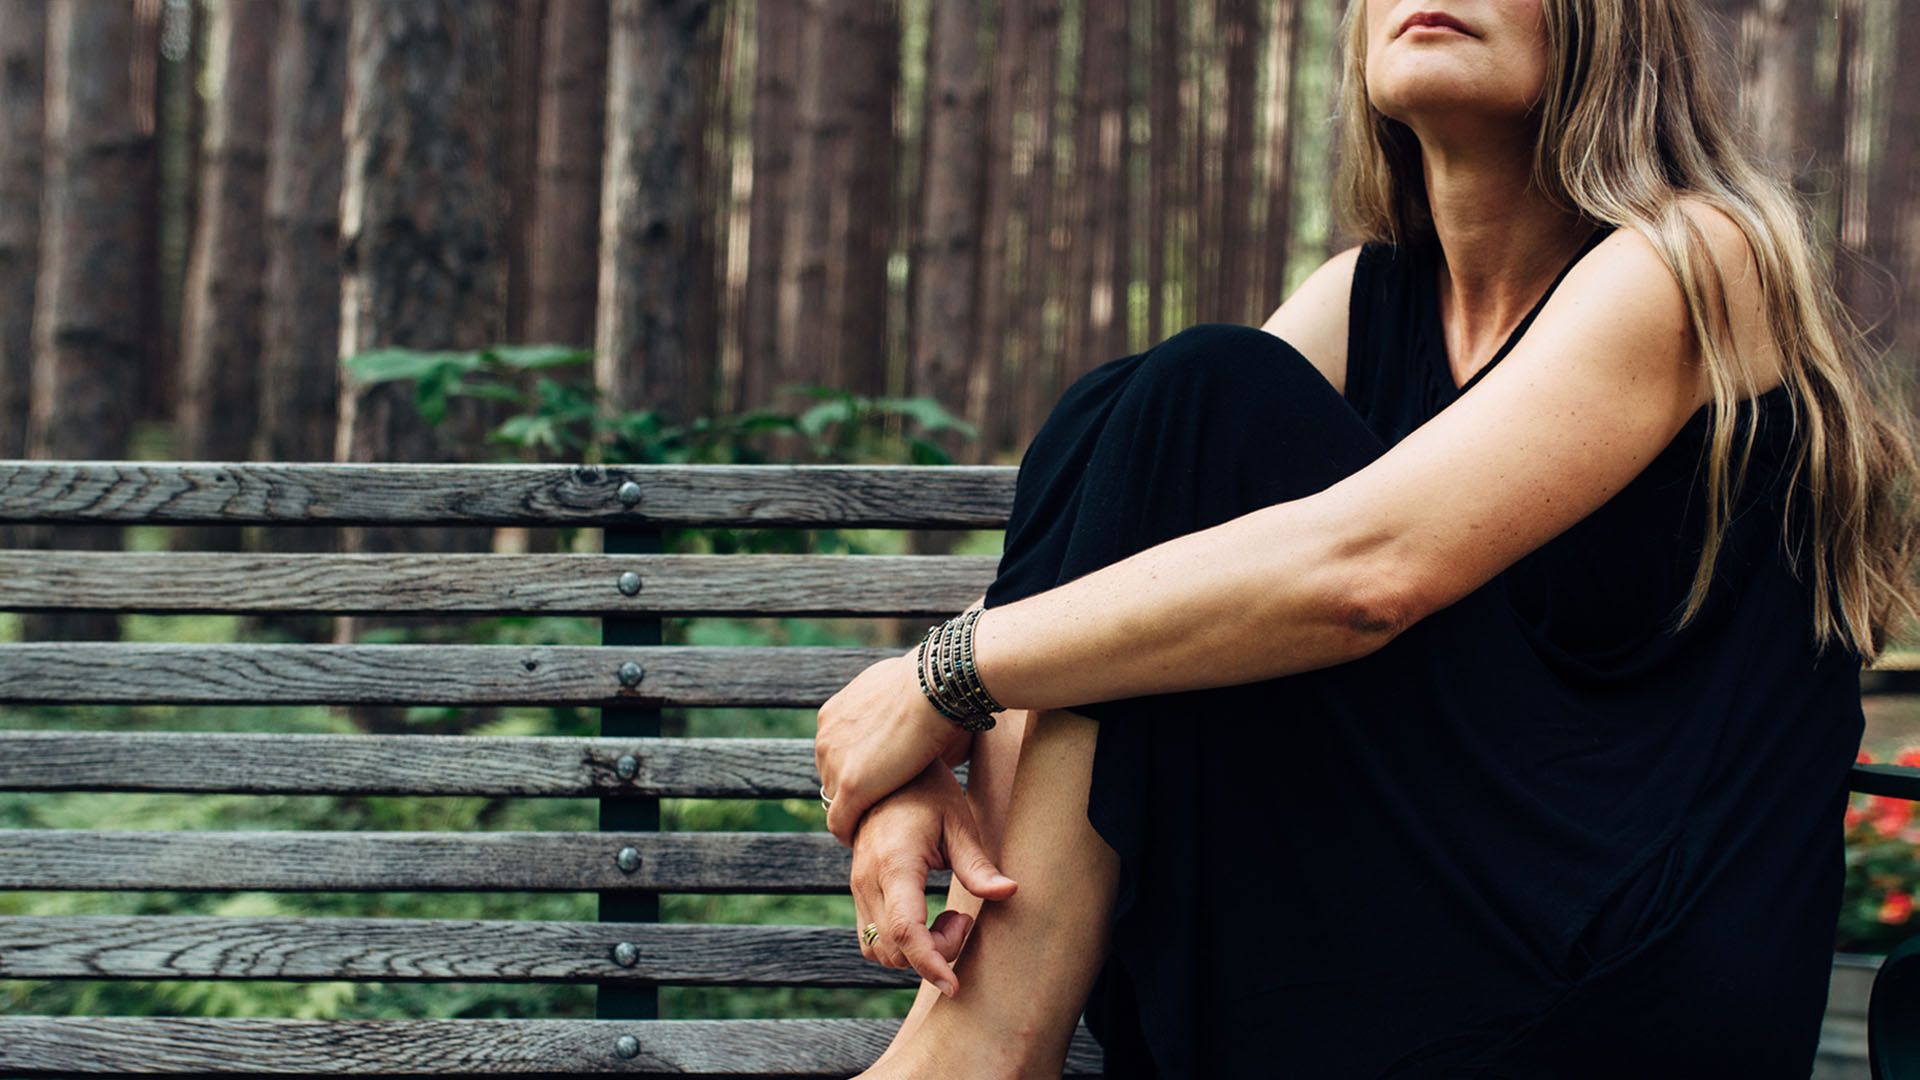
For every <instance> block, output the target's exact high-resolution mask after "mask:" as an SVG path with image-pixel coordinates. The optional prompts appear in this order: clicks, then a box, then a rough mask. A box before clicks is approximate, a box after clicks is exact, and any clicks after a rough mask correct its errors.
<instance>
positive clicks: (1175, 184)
mask: <svg viewBox="0 0 1920 1080" xmlns="http://www.w3.org/2000/svg"><path fill="white" fill-rule="evenodd" d="M1180 13H1181V5H1180V0H1153V37H1152V44H1151V46H1150V56H1149V58H1148V67H1149V70H1150V72H1151V82H1150V89H1149V90H1148V98H1149V105H1148V110H1149V123H1150V125H1151V126H1150V128H1149V131H1150V132H1151V135H1150V141H1149V142H1148V144H1147V147H1148V154H1147V244H1148V247H1147V297H1148V301H1147V308H1148V312H1147V336H1148V337H1149V338H1151V339H1152V340H1153V341H1155V342H1159V341H1163V340H1165V339H1166V338H1167V336H1168V335H1169V334H1170V333H1171V332H1172V331H1171V328H1170V325H1169V324H1170V322H1172V321H1176V320H1177V319H1178V315H1177V314H1171V313H1172V312H1175V311H1177V310H1178V309H1176V308H1174V306H1173V301H1172V298H1171V296H1170V295H1169V294H1170V293H1175V292H1177V293H1178V295H1179V296H1180V298H1181V300H1182V301H1184V300H1185V297H1186V295H1187V293H1188V289H1186V288H1180V287H1177V286H1176V285H1175V284H1174V283H1173V282H1171V281H1169V278H1171V277H1173V275H1170V274H1169V273H1168V270H1167V245H1168V243H1169V242H1170V241H1171V239H1172V236H1171V233H1172V226H1173V224H1174V223H1175V222H1176V221H1177V220H1178V218H1177V215H1176V214H1175V213H1174V209H1175V201H1176V200H1177V199H1178V197H1179V195H1178V193H1179V191H1180V178H1181V175H1182V171H1181V169H1180V161H1181V148H1182V147H1183V146H1184V145H1185V143H1184V141H1183V140H1182V139H1181V137H1180V112H1181V110H1180V55H1181V53H1180V42H1181V34H1180V23H1181V18H1180ZM1176 266H1177V264H1176ZM1174 280H1175V281H1177V280H1178V279H1177V278H1175V279H1174ZM1183 306H1184V304H1183Z"/></svg>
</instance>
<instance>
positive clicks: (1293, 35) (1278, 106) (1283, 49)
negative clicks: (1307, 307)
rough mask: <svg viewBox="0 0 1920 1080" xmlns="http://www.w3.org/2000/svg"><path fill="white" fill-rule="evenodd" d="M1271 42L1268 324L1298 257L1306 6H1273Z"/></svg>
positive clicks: (1259, 316)
mask: <svg viewBox="0 0 1920 1080" xmlns="http://www.w3.org/2000/svg"><path fill="white" fill-rule="evenodd" d="M1272 11H1273V29H1272V36H1271V37H1270V38H1269V39H1268V44H1269V46H1270V51H1269V52H1268V61H1267V63H1268V78H1269V79H1270V80H1271V81H1270V82H1269V83H1268V86H1267V143H1266V183H1265V190H1264V191H1263V192H1262V198H1263V199H1264V200H1265V202H1266V212H1265V221H1264V224H1263V225H1262V229H1261V234H1262V239H1261V242H1260V253H1259V258H1258V260H1256V262H1255V267H1254V269H1255V276H1254V307H1253V318H1254V320H1255V321H1256V322H1259V323H1264V322H1266V318H1267V316H1268V315H1269V314H1271V313H1272V312H1273V310H1274V309H1275V308H1277V307H1279V306H1280V303H1281V301H1283V300H1285V299H1286V292H1287V266H1288V263H1289V262H1290V261H1291V259H1290V256H1291V255H1292V252H1293V153H1292V151H1293V132H1294V128H1293V109H1294V102H1295V101H1296V99H1297V96H1298V95H1297V93H1296V90H1297V88H1298V86H1299V82H1300V78H1299V75H1300V56H1301V50H1300V42H1301V38H1302V37H1303V36H1304V35H1303V34H1302V33H1301V31H1302V29H1303V27H1302V26H1301V23H1302V22H1303V21H1304V20H1303V18H1302V11H1303V5H1302V4H1301V3H1300V2H1299V0H1279V2H1278V3H1276V4H1274V5H1273V8H1272Z"/></svg>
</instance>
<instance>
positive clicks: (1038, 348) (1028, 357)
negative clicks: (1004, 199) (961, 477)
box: [1016, 0, 1064, 447]
mask: <svg viewBox="0 0 1920 1080" xmlns="http://www.w3.org/2000/svg"><path fill="white" fill-rule="evenodd" d="M1032 25H1033V29H1032V31H1031V33H1030V35H1029V39H1028V45H1027V55H1028V57H1029V59H1028V60H1027V70H1028V71H1029V72H1030V75H1029V77H1028V79H1027V103H1028V108H1029V109H1031V110H1032V113H1033V135H1032V143H1031V149H1030V151H1029V152H1030V153H1031V154H1032V155H1033V165H1032V167H1031V168H1030V169H1029V170H1028V173H1027V181H1026V184H1025V185H1024V187H1023V190H1022V193H1021V195H1022V202H1023V203H1024V204H1025V212H1024V215H1023V216H1024V220H1025V229H1024V232H1025V235H1026V238H1027V244H1026V251H1025V253H1024V256H1023V258H1022V259H1021V265H1020V281H1019V286H1018V289H1019V291H1018V295H1019V296H1020V298H1021V305H1022V306H1021V312H1020V328H1019V336H1020V354H1019V356H1020V364H1019V371H1020V387H1019V417H1020V419H1019V427H1018V439H1017V440H1016V441H1017V442H1018V443H1019V445H1021V446H1023V447H1024V446H1025V445H1026V444H1027V441H1028V440H1030V439H1032V438H1033V435H1034V433H1035V432H1037V431H1039V430H1040V425H1041V424H1042V423H1043V422H1045V420H1046V418H1047V413H1048V412H1050V411H1051V410H1052V408H1053V403H1054V401H1055V400H1056V399H1057V398H1058V395H1059V390H1060V385H1059V374H1058V373H1059V371H1060V349H1059V346H1058V345H1057V344H1056V343H1055V342H1054V341H1053V340H1052V338H1051V337H1050V335H1049V334H1048V332H1047V331H1048V314H1049V312H1050V311H1052V310H1055V309H1056V305H1057V303H1058V298H1059V296H1060V291H1061V290H1060V280H1061V277H1062V271H1063V264H1064V259H1063V258H1062V254H1063V253H1062V251H1061V247H1060V245H1059V243H1058V242H1057V241H1058V238H1059V234H1060V226H1059V221H1060V215H1059V214H1057V213H1056V212H1055V203H1056V200H1058V199H1059V198H1060V192H1059V190H1058V187H1059V185H1058V184H1057V183H1056V178H1055V176H1054V153H1053V148H1054V135H1055V127H1054V124H1055V118H1056V116H1057V115H1058V111H1059V108H1060V105H1061V101H1060V97H1061V95H1060V90H1059V80H1058V79H1057V78H1056V72H1057V71H1058V64H1059V60H1060V0H1033V24H1032Z"/></svg>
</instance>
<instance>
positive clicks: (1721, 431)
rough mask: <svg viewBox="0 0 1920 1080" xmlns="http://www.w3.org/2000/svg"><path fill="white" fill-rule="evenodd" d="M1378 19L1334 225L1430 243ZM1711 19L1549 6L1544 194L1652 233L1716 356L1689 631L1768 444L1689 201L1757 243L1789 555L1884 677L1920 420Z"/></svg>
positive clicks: (1664, 2)
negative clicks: (1743, 415)
mask: <svg viewBox="0 0 1920 1080" xmlns="http://www.w3.org/2000/svg"><path fill="white" fill-rule="evenodd" d="M1365 6H1366V0H1351V2H1350V3H1349V4H1348V7H1347V11H1346V16H1345V20H1344V22H1343V24H1342V30H1341V33H1342V35H1343V37H1342V40H1343V41H1344V43H1345V44H1344V48H1343V50H1342V51H1343V54H1344V55H1343V65H1342V68H1343V70H1342V85H1341V89H1340V101H1339V112H1338V115H1337V117H1336V120H1335V123H1336V125H1337V129H1338V130H1337V134H1336V139H1337V141H1338V144H1339V151H1340V154H1339V157H1340V161H1339V172H1338V178H1337V180H1336V192H1337V193H1336V202H1337V209H1338V211H1339V213H1340V215H1341V217H1342V219H1343V222H1344V224H1345V225H1346V226H1347V227H1348V228H1349V229H1351V230H1352V231H1353V233H1354V234H1355V235H1356V236H1358V237H1361V238H1364V239H1368V240H1381V241H1387V242H1392V243H1403V242H1410V241H1424V240H1427V239H1430V238H1431V236H1432V219H1431V217H1430V215H1429V213H1428V209H1427V198H1426V192H1425V187H1424V181H1423V177H1422V172H1421V167H1420V146H1419V141H1418V139H1417V138H1416V137H1415V135H1414V134H1413V131H1412V129H1410V128H1408V127H1407V126H1406V125H1404V124H1402V123H1400V122H1399V121H1396V120H1393V119H1391V118H1390V117H1387V116H1386V115H1384V114H1382V113H1381V112H1380V111H1379V110H1377V109H1375V108H1374V107H1373V105H1372V103H1371V102H1370V101H1369V100H1368V96H1367V87H1366V44H1367V24H1366V19H1365V17H1364V9H1365ZM1697 6H1698V5H1697V4H1695V3H1692V2H1689V0H1542V11H1543V15H1544V17H1545V26H1546V36H1547V42H1548V50H1549V53H1550V57H1551V60H1550V63H1549V66H1548V74H1547V79H1546V86H1545V89H1544V92H1543V94H1542V96H1541V99H1540V101H1539V102H1538V105H1537V110H1538V114H1539V118H1540V123H1539V128H1538V136H1537V138H1536V140H1535V143H1534V154H1533V184H1534V186H1535V187H1536V188H1538V189H1539V190H1540V191H1541V192H1542V193H1543V194H1544V195H1545V197H1546V198H1548V199H1550V200H1552V201H1553V202H1554V203H1555V204H1556V205H1558V206H1560V207H1562V208H1564V209H1567V210H1571V211H1576V212H1578V213H1580V214H1582V215H1584V216H1585V217H1587V218H1589V219H1591V220H1593V221H1597V222H1606V223H1610V224H1613V225H1616V226H1620V227H1624V228H1632V229H1635V230H1637V231H1638V232H1640V233H1641V234H1642V235H1644V236H1645V237H1646V238H1647V239H1648V241H1649V242H1650V243H1652V245H1653V246H1654V248H1655V249H1656V250H1657V251H1659V253H1660V256H1661V258H1662V259H1664V260H1665V261H1666V263H1667V266H1668V267H1669V269H1671V270H1672V271H1673V275H1674V277H1675V278H1676V279H1677V280H1678V281H1679V283H1680V286H1681V289H1682V291H1683V292H1684V293H1685V294H1686V302H1687V309H1688V312H1689V315H1690V318H1691V321H1692V323H1693V328H1694V332H1695V334H1696V335H1697V336H1698V337H1699V339H1700V341H1701V343H1702V349H1701V352H1702V354H1703V358H1704V360H1705V363H1706V368H1707V372H1708V377H1709V381H1710V383H1711V386H1712V390H1713V399H1714V400H1713V410H1712V417H1711V425H1712V427H1711V430H1712V436H1711V442H1710V451H1709V455H1708V485H1707V500H1708V506H1707V517H1706V539H1705V543H1704V546H1703V549H1702V551H1701V557H1700V563H1699V568H1698V570H1697V572H1696V573H1695V575H1694V579H1693V584H1692V587H1691V589H1690V590H1689V591H1688V594H1687V598H1686V601H1685V605H1684V608H1683V610H1681V611H1680V612H1679V615H1678V617H1677V619H1676V620H1674V621H1671V622H1670V624H1669V625H1670V627H1671V628H1672V629H1678V628H1679V627H1681V626H1685V625H1686V624H1687V623H1688V622H1691V621H1692V620H1693V618H1694V616H1695V615H1696V614H1697V613H1698V612H1699V610H1700V607H1701V605H1702V604H1703V603H1704V602H1705V600H1706V597H1707V593H1708V587H1709V585H1710V584H1711V583H1712V580H1713V568H1714V563H1715V560H1716V558H1717V557H1718V555H1719V552H1720V548H1721V543H1722V540H1723V537H1724V535H1725V531H1726V528H1727V522H1728V518H1729V514H1730V508H1731V507H1732V505H1733V501H1734V499H1735V498H1736V496H1737V493H1738V490H1739V486H1738V485H1739V484H1740V482H1741V481H1742V480H1744V478H1745V473H1746V468H1747V462H1748V458H1749V455H1750V452H1751V450H1752V446H1753V438H1754V427H1753V426H1752V425H1749V426H1748V427H1747V429H1746V432H1747V437H1746V440H1745V442H1744V444H1743V446H1742V449H1741V453H1740V459H1739V463H1738V465H1737V467H1736V466H1735V465H1734V464H1733V429H1734V424H1735V410H1736V409H1737V408H1738V407H1739V401H1740V391H1741V390H1743V389H1744V390H1745V391H1747V393H1748V394H1749V395H1750V394H1751V391H1752V389H1753V387H1752V386H1751V379H1750V378H1748V377H1746V376H1745V374H1744V370H1745V369H1744V368H1742V367H1740V366H1739V365H1736V364H1735V363H1734V362H1733V360H1732V357H1733V344H1732V332H1731V327H1730V318H1729V316H1728V313H1727V309H1726V302H1725V293H1724V291H1723V289H1722V282H1721V275H1720V269H1719V267H1718V265H1717V264H1716V263H1715V262H1714V260H1713V258H1712V256H1711V254H1710V252H1709V251H1708V248H1707V242H1706V239H1705V237H1703V236H1701V235H1700V233H1699V230H1698V228H1697V227H1696V226H1695V224H1694V222H1693V219H1692V218H1691V217H1689V216H1688V215H1687V214H1686V213H1685V211H1684V209H1683V205H1682V200H1683V198H1689V199H1693V200H1696V201H1702V202H1705V203H1706V204H1708V205H1711V206H1714V207H1717V208H1718V209H1720V210H1722V211H1724V212H1725V213H1726V214H1728V215H1729V216H1730V217H1731V218H1732V219H1733V220H1734V221H1735V222H1736V223H1738V225H1739V227H1740V230H1741V231H1742V232H1743V233H1745V234H1746V238H1747V241H1748V243H1749V244H1750V245H1751V246H1752V249H1753V254H1754V260H1755V262H1756V264H1757V265H1758V269H1759V279H1760V284H1761V287H1762V290H1763V295H1764V296H1765V299H1766V308H1767V311H1768V322H1769V325H1770V327H1771V330H1772V332H1773V334H1774V335H1775V337H1776V339H1777V340H1778V341H1779V342H1780V344H1781V348H1782V352H1783V354H1784V356H1785V357H1786V361H1787V368H1788V371H1787V375H1786V377H1785V378H1786V384H1787V385H1788V387H1789V389H1788V393H1787V397H1788V399H1789V401H1790V402H1791V403H1792V415H1793V418H1794V436H1795V438H1794V443H1795V446H1796V448H1797V449H1796V451H1795V455H1794V463H1793V471H1792V476H1791V481H1790V485H1789V487H1788V495H1787V500H1786V506H1787V512H1786V513H1785V514H1784V515H1783V521H1782V535H1781V540H1782V544H1783V547H1784V550H1785V551H1786V552H1787V553H1788V555H1789V557H1790V559H1791V561H1792V565H1793V567H1794V573H1795V574H1796V576H1799V575H1801V573H1802V569H1801V567H1802V546H1803V542H1804V541H1806V540H1811V544H1812V552H1811V555H1812V559H1811V562H1812V569H1813V584H1814V588H1813V602H1814V627H1813V629H1814V637H1815V640H1816V641H1817V643H1818V649H1819V651H1821V652H1823V653H1824V652H1825V650H1826V648H1827V647H1828V645H1829V644H1830V643H1832V642H1833V641H1834V640H1835V639H1836V638H1838V639H1842V640H1844V641H1845V642H1846V643H1847V644H1848V645H1849V646H1850V647H1851V648H1852V649H1853V650H1854V651H1856V652H1858V653H1859V654H1860V655H1861V657H1862V659H1863V660H1864V661H1866V662H1868V663H1871V662H1872V661H1873V660H1874V659H1875V658H1877V657H1878V656H1879V653H1880V650H1881V649H1882V648H1883V647H1884V646H1885V644H1886V642H1887V639H1888V637H1889V635H1890V634H1892V633H1894V632H1895V627H1896V623H1895V616H1896V615H1897V614H1898V612H1897V611H1896V608H1903V609H1904V610H1905V613H1906V615H1907V616H1908V618H1910V619H1911V618H1915V617H1920V586H1916V584H1915V582H1914V578H1913V559H1914V555H1915V544H1914V539H1915V533H1916V528H1917V527H1920V521H1917V519H1916V515H1915V507H1914V501H1913V499H1912V498H1911V493H1910V492H1909V490H1908V487H1907V485H1908V484H1909V483H1911V482H1912V480H1913V477H1914V473H1915V470H1916V464H1915V440H1916V435H1915V433H1914V429H1913V419H1912V416H1911V413H1910V412H1909V410H1908V409H1907V407H1906V406H1905V405H1904V403H1902V402H1900V401H1899V397H1898V396H1897V391H1896V388H1895V387H1894V386H1893V385H1892V383H1891V382H1890V380H1889V377H1888V374H1887V372H1886V370H1885V365H1884V364H1883V363H1882V362H1881V361H1882V360H1883V358H1882V357H1880V356H1878V355H1877V354H1876V353H1875V352H1874V350H1873V349H1871V348H1870V347H1869V345H1868V343H1867V341H1866V339H1865V336H1864V335H1863V334H1862V333H1861V332H1860V330H1859V328H1858V327H1857V325H1856V324H1855V323H1854V321H1853V319H1852V318H1851V316H1850V315H1849V314H1848V312H1847V310H1846V307H1845V305H1843V304H1842V303H1841V302H1840V301H1839V299H1838V298H1837V296H1836V293H1835V288H1834V285H1833V273H1832V269H1831V267H1830V265H1829V264H1828V263H1827V262H1826V261H1825V260H1824V259H1821V258H1818V257H1816V254H1815V246H1814V243H1813V242H1812V240H1811V239H1810V238H1809V236H1808V235H1807V233H1806V231H1805V230H1804V228H1803V226H1802V224H1801V222H1802V221H1803V220H1804V219H1805V218H1806V217H1808V216H1809V211H1808V210H1807V209H1806V208H1805V206H1804V204H1803V202H1802V200H1801V198H1800V196H1799V195H1798V193H1796V192H1795V191H1794V189H1793V188H1792V186H1791V185H1790V184H1789V183H1788V182H1787V181H1786V180H1785V179H1784V178H1782V177H1778V176H1776V175H1774V174H1773V173H1772V172H1770V171H1769V170H1768V169H1767V168H1766V167H1764V166H1762V165H1761V164H1760V163H1759V162H1760V160H1761V159H1760V157H1759V155H1758V154H1757V153H1756V152H1755V151H1754V150H1753V149H1752V148H1751V147H1750V146H1749V145H1748V144H1747V143H1746V142H1745V141H1744V139H1743V137H1742V136H1741V135H1739V134H1738V133H1737V129H1736V127H1735V125H1734V124H1733V123H1732V122H1731V119H1730V117H1729V115H1728V113H1729V109H1728V107H1727V105H1726V104H1725V103H1724V102H1723V100H1722V95H1721V94H1720V93H1719V92H1718V91H1717V90H1716V88H1715V86H1714V84H1713V82H1712V75H1711V69H1710V65H1707V64H1703V63H1701V62H1699V61H1700V58H1701V57H1702V56H1704V55H1706V53H1707V51H1708V50H1709V49H1710V48H1712V44H1711V40H1712V39H1711V36H1710V35H1709V34H1708V32H1707V29H1706V27H1704V26H1703V25H1702V24H1701V21H1700V18H1701V17H1700V15H1699V13H1698V12H1697V11H1696V8H1697ZM1748 407H1749V409H1750V410H1751V409H1753V408H1757V405H1756V404H1753V403H1751V402H1749V406H1748ZM1749 415H1751V412H1750V413H1749ZM1797 492H1805V494H1806V497H1807V499H1808V500H1809V501H1810V503H1811V508H1810V511H1803V512H1805V513H1808V514H1809V515H1810V516H1809V517H1808V518H1807V520H1806V522H1805V524H1804V525H1802V526H1800V527H1798V528H1796V527H1794V526H1792V525H1791V524H1789V523H1790V522H1793V521H1795V520H1796V518H1795V515H1794V514H1793V512H1792V511H1793V505H1794V504H1793V498H1794V494H1795V493H1797ZM1809 534H1810V535H1809ZM1803 580H1804V578H1803Z"/></svg>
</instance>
